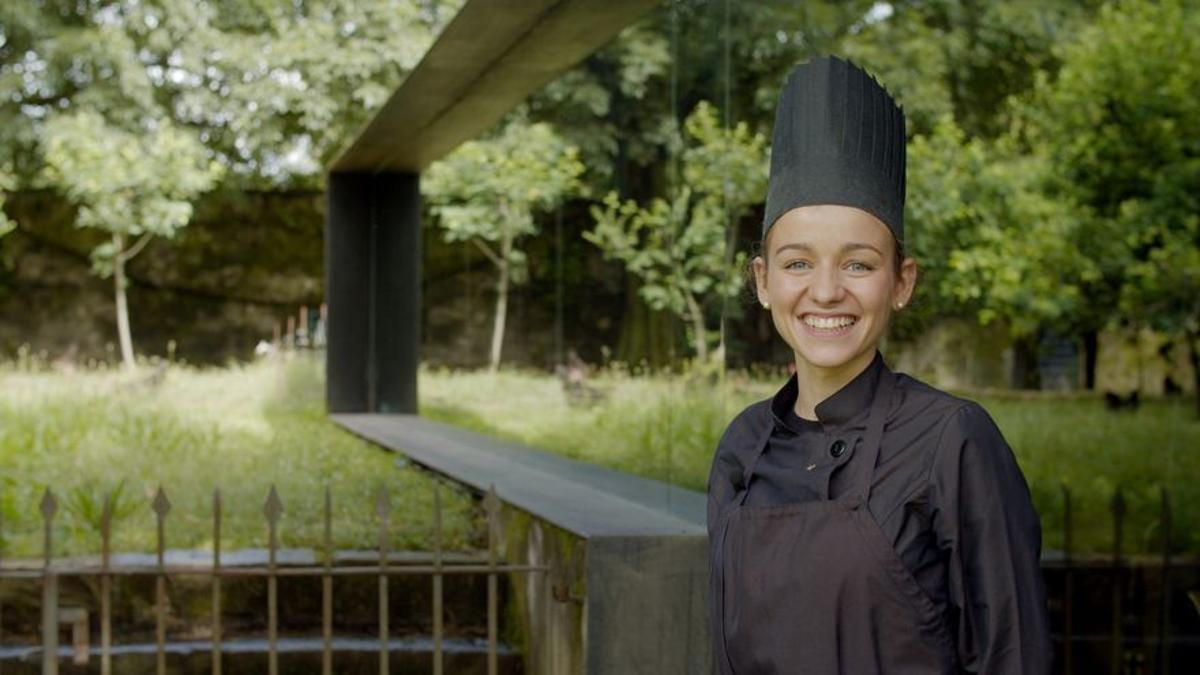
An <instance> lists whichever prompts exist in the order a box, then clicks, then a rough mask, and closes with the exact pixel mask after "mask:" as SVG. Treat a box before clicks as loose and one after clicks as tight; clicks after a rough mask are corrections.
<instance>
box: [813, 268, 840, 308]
mask: <svg viewBox="0 0 1200 675" xmlns="http://www.w3.org/2000/svg"><path fill="white" fill-rule="evenodd" d="M811 278H812V285H811V286H810V287H809V293H811V294H812V296H813V301H815V302H819V303H822V304H828V303H833V302H837V301H838V300H839V299H841V298H840V296H841V293H842V290H843V289H842V280H841V278H839V277H838V270H837V268H836V267H834V266H831V265H822V266H821V267H819V268H818V269H817V270H816V273H815V274H813V276H812V277H811Z"/></svg>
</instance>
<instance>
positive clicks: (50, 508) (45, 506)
mask: <svg viewBox="0 0 1200 675" xmlns="http://www.w3.org/2000/svg"><path fill="white" fill-rule="evenodd" d="M41 508H42V518H45V519H46V520H47V521H50V520H54V514H56V513H58V500H57V499H56V498H55V497H54V492H52V491H51V490H50V488H48V487H47V488H46V491H45V492H44V493H42V505H41Z"/></svg>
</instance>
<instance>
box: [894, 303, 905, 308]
mask: <svg viewBox="0 0 1200 675" xmlns="http://www.w3.org/2000/svg"><path fill="white" fill-rule="evenodd" d="M896 309H904V303H903V302H897V303H896Z"/></svg>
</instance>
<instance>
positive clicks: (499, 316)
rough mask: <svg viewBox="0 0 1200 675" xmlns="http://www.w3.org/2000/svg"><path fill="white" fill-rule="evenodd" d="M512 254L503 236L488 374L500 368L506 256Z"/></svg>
mask: <svg viewBox="0 0 1200 675" xmlns="http://www.w3.org/2000/svg"><path fill="white" fill-rule="evenodd" d="M511 252H512V238H511V237H509V236H505V237H503V238H502V239H501V241H500V259H499V261H497V263H496V264H497V266H498V267H499V268H500V278H499V279H498V280H497V282H496V313H495V316H494V317H493V320H492V353H491V356H490V357H489V358H488V372H489V373H495V372H496V371H497V370H499V368H500V349H501V347H502V346H503V345H504V319H505V317H506V316H507V314H508V256H509V254H510V253H511Z"/></svg>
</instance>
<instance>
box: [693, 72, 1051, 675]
mask: <svg viewBox="0 0 1200 675" xmlns="http://www.w3.org/2000/svg"><path fill="white" fill-rule="evenodd" d="M771 151H772V155H771V174H770V181H769V187H768V194H767V204H766V217H765V218H764V221H763V249H762V255H761V256H759V257H757V258H755V259H754V260H753V262H752V265H753V269H754V275H755V281H756V286H757V292H758V298H759V301H760V302H761V303H762V306H763V307H764V308H766V309H768V310H769V311H770V312H771V318H772V320H773V321H774V324H775V329H776V330H777V331H778V332H779V335H780V337H782V338H783V340H784V341H785V342H787V344H788V346H790V347H791V348H792V351H793V352H794V354H795V364H796V372H795V374H794V375H793V376H792V377H791V378H790V379H789V380H788V381H787V383H786V384H785V385H784V386H783V388H782V389H780V390H779V392H778V393H776V394H775V396H774V397H773V398H770V399H767V400H764V401H761V402H759V403H756V404H753V405H751V406H750V407H748V408H746V409H745V410H744V411H742V412H741V413H740V414H739V415H738V416H737V417H736V418H735V419H734V420H733V422H731V423H730V425H729V427H728V429H726V431H725V434H724V436H723V437H722V438H721V441H720V444H719V445H718V447H717V452H716V456H715V457H714V460H713V466H712V470H711V473H710V476H709V488H708V529H709V547H710V554H709V557H710V563H711V581H712V584H711V593H710V602H711V609H712V626H713V633H714V636H713V637H714V659H715V662H716V668H717V671H718V672H720V673H737V674H738V675H746V674H751V673H800V674H805V675H808V674H814V675H820V674H824V673H845V674H847V675H868V674H870V673H906V674H909V673H911V674H924V673H961V672H970V673H988V674H989V675H1000V674H1002V673H1037V674H1041V673H1046V672H1048V671H1049V664H1050V659H1051V647H1050V639H1049V630H1048V626H1047V617H1046V603H1045V591H1044V588H1043V585H1042V576H1041V570H1040V568H1039V566H1038V557H1039V552H1040V548H1041V530H1040V527H1039V524H1038V517H1037V513H1036V512H1035V511H1034V509H1033V505H1032V503H1031V502H1030V497H1029V490H1028V488H1027V486H1026V484H1025V479H1024V477H1023V476H1022V475H1021V471H1020V469H1019V468H1018V467H1017V463H1016V461H1015V459H1014V457H1013V453H1012V451H1011V449H1010V448H1009V446H1008V444H1007V443H1006V442H1005V440H1004V437H1003V436H1002V435H1001V434H1000V430H999V429H997V428H996V425H995V423H994V422H993V421H992V419H991V417H990V416H989V415H988V413H987V412H986V411H984V409H983V408H982V407H980V405H979V404H978V403H975V402H973V401H969V400H966V399H962V398H958V397H956V396H952V395H950V394H947V393H945V392H943V391H940V390H938V389H935V388H933V387H931V386H929V385H927V384H925V383H923V382H921V381H919V380H916V379H914V378H912V377H909V376H907V375H904V374H902V373H895V372H893V371H892V370H891V369H890V368H888V366H887V364H886V363H884V360H883V357H882V356H881V354H880V352H879V351H878V345H879V341H880V339H881V338H882V337H883V336H884V333H885V332H886V330H887V326H888V320H889V318H890V317H891V315H892V312H894V311H897V310H899V309H901V308H902V307H904V304H905V303H906V302H908V300H909V298H910V297H911V296H912V293H913V287H914V284H915V282H916V263H915V262H914V261H913V260H912V259H911V258H906V257H905V256H904V253H903V243H904V219H903V213H904V183H905V135H904V114H903V112H902V111H901V110H900V109H899V108H898V107H897V106H896V104H895V102H894V101H893V100H892V98H891V96H889V95H888V93H887V92H886V91H885V90H884V89H883V88H882V87H881V86H880V85H879V84H878V83H877V82H876V81H875V80H874V79H873V78H871V77H870V76H868V75H867V74H866V73H864V72H863V71H862V70H861V69H859V68H858V67H857V66H855V65H854V64H852V63H849V62H847V61H844V60H840V59H836V58H821V59H817V60H814V61H811V62H809V63H806V64H803V65H801V66H799V67H798V68H796V70H795V71H794V72H793V73H792V74H791V76H790V77H789V78H788V80H787V84H786V85H785V86H784V89H783V92H782V94H781V95H780V99H779V106H778V108H777V110H776V116H775V131H774V139H773V141H772V148H771Z"/></svg>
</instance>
